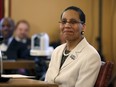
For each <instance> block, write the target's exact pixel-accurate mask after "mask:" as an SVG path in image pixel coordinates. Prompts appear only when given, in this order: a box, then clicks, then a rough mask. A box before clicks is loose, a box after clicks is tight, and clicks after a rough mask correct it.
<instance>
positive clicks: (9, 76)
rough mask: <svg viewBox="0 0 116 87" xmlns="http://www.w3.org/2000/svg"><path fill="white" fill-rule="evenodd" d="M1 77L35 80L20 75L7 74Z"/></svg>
mask: <svg viewBox="0 0 116 87" xmlns="http://www.w3.org/2000/svg"><path fill="white" fill-rule="evenodd" d="M2 77H8V78H35V76H25V75H20V74H9V75H5V74H2Z"/></svg>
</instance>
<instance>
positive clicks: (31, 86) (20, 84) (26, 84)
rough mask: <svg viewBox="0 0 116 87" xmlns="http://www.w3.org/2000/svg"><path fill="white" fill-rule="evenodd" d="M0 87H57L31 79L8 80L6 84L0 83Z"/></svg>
mask: <svg viewBox="0 0 116 87" xmlns="http://www.w3.org/2000/svg"><path fill="white" fill-rule="evenodd" d="M0 87H58V85H56V84H50V83H47V82H44V81H38V80H33V79H10V80H9V81H8V82H7V83H0Z"/></svg>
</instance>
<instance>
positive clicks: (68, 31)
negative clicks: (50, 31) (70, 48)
mask: <svg viewBox="0 0 116 87" xmlns="http://www.w3.org/2000/svg"><path fill="white" fill-rule="evenodd" d="M63 33H73V31H72V30H68V29H65V30H64V31H63Z"/></svg>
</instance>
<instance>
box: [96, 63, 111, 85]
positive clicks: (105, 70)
mask: <svg viewBox="0 0 116 87" xmlns="http://www.w3.org/2000/svg"><path fill="white" fill-rule="evenodd" d="M112 71H113V63H112V62H109V61H108V62H102V65H101V69H100V72H99V75H98V78H97V81H96V83H95V86H94V87H108V84H109V81H110V79H111V75H112Z"/></svg>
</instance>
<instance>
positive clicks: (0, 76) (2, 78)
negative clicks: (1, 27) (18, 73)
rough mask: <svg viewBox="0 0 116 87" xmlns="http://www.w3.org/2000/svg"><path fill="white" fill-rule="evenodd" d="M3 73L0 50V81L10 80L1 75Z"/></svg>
mask: <svg viewBox="0 0 116 87" xmlns="http://www.w3.org/2000/svg"><path fill="white" fill-rule="evenodd" d="M2 73H3V62H2V53H1V51H0V82H7V81H9V80H10V78H8V77H2Z"/></svg>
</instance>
